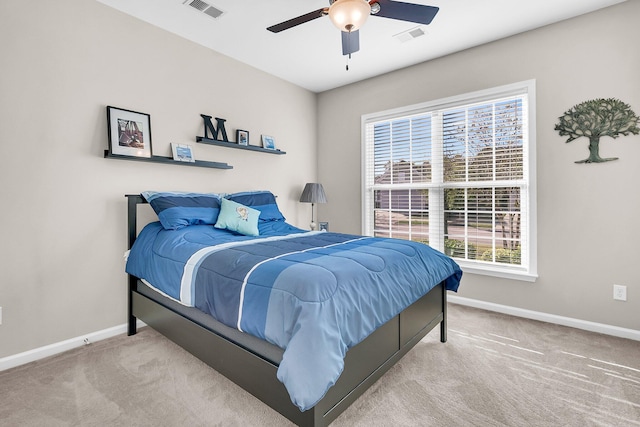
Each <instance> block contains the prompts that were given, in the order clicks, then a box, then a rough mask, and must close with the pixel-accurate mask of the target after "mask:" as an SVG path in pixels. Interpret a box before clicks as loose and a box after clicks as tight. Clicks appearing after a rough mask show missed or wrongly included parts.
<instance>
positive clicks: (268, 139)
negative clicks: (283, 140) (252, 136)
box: [262, 135, 276, 150]
mask: <svg viewBox="0 0 640 427" xmlns="http://www.w3.org/2000/svg"><path fill="white" fill-rule="evenodd" d="M262 148H267V149H269V150H275V149H276V142H275V140H274V139H273V137H272V136H269V135H262Z"/></svg>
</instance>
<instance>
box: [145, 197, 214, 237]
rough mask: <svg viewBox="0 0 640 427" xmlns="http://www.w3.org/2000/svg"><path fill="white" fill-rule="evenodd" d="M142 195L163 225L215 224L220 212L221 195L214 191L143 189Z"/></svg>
mask: <svg viewBox="0 0 640 427" xmlns="http://www.w3.org/2000/svg"><path fill="white" fill-rule="evenodd" d="M142 197H144V198H145V200H146V201H147V202H149V204H150V205H151V207H152V208H153V210H154V211H155V212H156V215H158V219H159V220H160V223H161V224H162V227H163V228H165V229H167V230H177V229H179V228H183V227H186V226H187V225H197V224H208V225H213V224H215V223H216V221H217V220H218V215H219V214H220V199H221V197H220V195H218V194H214V193H185V192H177V191H176V192H164V193H161V192H155V191H143V192H142Z"/></svg>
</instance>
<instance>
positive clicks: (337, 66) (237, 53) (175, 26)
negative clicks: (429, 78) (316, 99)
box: [98, 0, 626, 92]
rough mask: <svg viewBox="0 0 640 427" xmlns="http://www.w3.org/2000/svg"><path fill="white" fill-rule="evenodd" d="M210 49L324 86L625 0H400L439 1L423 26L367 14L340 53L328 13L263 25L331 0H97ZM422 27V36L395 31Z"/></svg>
mask: <svg viewBox="0 0 640 427" xmlns="http://www.w3.org/2000/svg"><path fill="white" fill-rule="evenodd" d="M98 1H100V2H101V3H104V4H106V5H108V6H111V7H113V8H115V9H118V10H121V11H123V12H125V13H127V14H129V15H132V16H135V17H137V18H139V19H141V20H143V21H146V22H149V23H151V24H153V25H156V26H158V27H160V28H163V29H165V30H167V31H170V32H172V33H175V34H177V35H180V36H182V37H184V38H186V39H188V40H192V41H194V42H196V43H199V44H201V45H203V46H206V47H208V48H210V49H212V50H214V51H217V52H220V53H222V54H224V55H227V56H229V57H231V58H234V59H237V60H238V61H241V62H244V63H246V64H249V65H251V66H253V67H255V68H258V69H260V70H263V71H265V72H267V73H269V74H273V75H275V76H278V77H280V78H282V79H284V80H287V81H289V82H291V83H294V84H296V85H298V86H301V87H304V88H306V89H309V90H311V91H313V92H322V91H325V90H328V89H332V88H335V87H339V86H343V85H346V84H349V83H353V82H356V81H359V80H363V79H366V78H369V77H373V76H376V75H380V74H383V73H387V72H389V71H393V70H397V69H400V68H404V67H407V66H409V65H413V64H417V63H420V62H424V61H427V60H430V59H434V58H437V57H440V56H443V55H447V54H450V53H453V52H457V51H460V50H463V49H467V48H470V47H473V46H478V45H480V44H483V43H487V42H490V41H493V40H498V39H501V38H504V37H508V36H511V35H514V34H517V33H521V32H523V31H527V30H531V29H534V28H538V27H541V26H544V25H548V24H551V23H554V22H558V21H561V20H564V19H568V18H571V17H574V16H578V15H581V14H584V13H588V12H591V11H594V10H597V9H601V8H603V7H607V6H611V5H613V4H616V3H621V2H623V1H626V0H404V1H405V2H412V3H419V4H424V5H430V6H437V7H439V8H440V11H439V12H438V14H437V15H436V17H435V18H434V20H433V22H432V23H431V24H430V25H428V26H419V25H417V24H413V23H410V22H403V21H397V20H392V19H387V18H381V17H377V16H371V17H370V18H369V20H368V21H367V22H366V23H365V24H364V26H363V27H362V28H361V29H360V51H359V52H356V53H354V54H353V56H352V58H351V59H350V60H349V70H348V71H347V70H346V69H345V65H346V64H347V57H346V56H343V55H342V47H341V46H342V45H341V38H340V32H339V31H338V29H336V28H335V27H334V26H333V24H332V23H331V21H330V20H329V17H327V16H325V17H322V18H318V19H316V20H314V21H311V22H307V23H305V24H302V25H299V26H297V27H294V28H292V29H289V30H286V31H283V32H281V33H278V34H274V33H271V32H269V31H267V30H266V28H267V27H269V26H271V25H274V24H278V23H280V22H282V21H285V20H288V19H291V18H294V17H296V16H299V15H302V14H305V13H307V12H311V11H313V10H316V9H320V8H322V7H326V6H328V5H329V1H328V0H269V1H265V0H205V1H206V2H207V3H209V4H211V5H213V6H215V7H216V8H218V9H220V10H222V11H224V12H225V13H224V14H223V15H222V16H221V17H219V18H217V19H213V18H211V17H210V16H208V15H206V14H204V13H202V12H199V11H197V10H196V9H194V8H193V7H191V6H188V5H186V4H183V3H184V1H185V0H98ZM418 26H419V27H420V28H422V29H423V30H424V32H425V33H426V34H425V35H424V36H422V37H419V38H415V39H412V40H410V41H408V42H404V43H402V42H400V41H399V40H398V39H397V38H395V37H394V36H395V35H397V34H399V33H403V32H406V31H408V30H412V29H414V28H416V27H418Z"/></svg>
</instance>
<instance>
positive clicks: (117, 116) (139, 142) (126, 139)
mask: <svg viewBox="0 0 640 427" xmlns="http://www.w3.org/2000/svg"><path fill="white" fill-rule="evenodd" d="M107 127H108V129H109V152H110V153H111V154H118V155H120V156H132V157H151V117H150V116H149V115H148V114H145V113H138V112H137V111H130V110H124V109H122V108H116V107H111V106H108V107H107Z"/></svg>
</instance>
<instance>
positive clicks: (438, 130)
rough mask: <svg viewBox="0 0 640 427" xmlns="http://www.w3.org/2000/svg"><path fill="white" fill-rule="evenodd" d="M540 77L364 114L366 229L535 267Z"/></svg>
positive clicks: (506, 266) (462, 254)
mask: <svg viewBox="0 0 640 427" xmlns="http://www.w3.org/2000/svg"><path fill="white" fill-rule="evenodd" d="M533 89H534V83H533V82H525V83H523V84H519V85H510V86H506V87H501V88H496V89H493V90H489V91H483V92H478V93H474V94H469V95H465V96H461V97H456V98H450V99H447V100H442V101H438V102H435V103H428V104H422V105H419V106H412V107H408V108H405V109H399V110H394V111H391V112H383V113H378V114H373V115H369V116H365V117H363V173H364V179H363V183H364V188H363V224H364V225H363V233H364V234H367V235H374V236H380V237H394V238H401V239H409V240H415V241H420V242H424V243H427V244H429V245H431V246H432V247H434V248H436V249H439V250H441V251H443V252H445V253H446V254H448V255H450V256H452V257H453V258H455V259H456V260H457V261H459V262H460V264H461V265H462V266H463V268H464V267H465V265H466V266H468V267H470V268H478V269H480V270H483V271H484V272H499V271H505V272H514V273H516V274H524V275H529V276H532V277H535V257H534V255H535V250H534V249H535V245H534V244H532V243H534V240H532V227H533V225H534V224H535V221H534V220H535V212H533V214H532V210H531V207H532V198H533V197H535V194H533V195H532V189H533V188H534V185H532V184H534V183H532V181H531V179H532V174H531V163H532V157H531V155H530V154H531V145H532V138H531V132H530V125H531V123H530V122H531V121H532V116H531V114H530V113H531V110H530V107H531V98H532V97H533Z"/></svg>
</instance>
